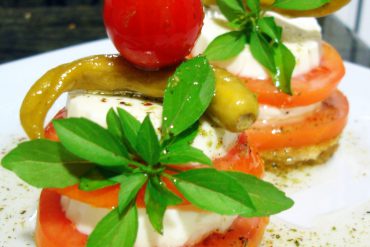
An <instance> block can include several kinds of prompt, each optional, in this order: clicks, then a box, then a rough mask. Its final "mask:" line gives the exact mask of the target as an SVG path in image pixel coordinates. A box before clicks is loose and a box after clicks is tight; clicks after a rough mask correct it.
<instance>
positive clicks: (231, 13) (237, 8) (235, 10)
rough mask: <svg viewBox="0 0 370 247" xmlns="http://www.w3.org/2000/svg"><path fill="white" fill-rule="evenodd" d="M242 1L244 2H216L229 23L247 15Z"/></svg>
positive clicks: (234, 0) (223, 0)
mask: <svg viewBox="0 0 370 247" xmlns="http://www.w3.org/2000/svg"><path fill="white" fill-rule="evenodd" d="M242 1H243V0H217V1H216V2H217V5H218V7H219V8H220V10H221V12H222V14H223V15H224V16H225V17H226V18H227V19H228V20H229V21H233V20H235V19H237V18H239V17H240V16H243V15H244V14H245V13H246V11H245V9H244V6H243V3H242Z"/></svg>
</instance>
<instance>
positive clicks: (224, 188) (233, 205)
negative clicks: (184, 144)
mask: <svg viewBox="0 0 370 247" xmlns="http://www.w3.org/2000/svg"><path fill="white" fill-rule="evenodd" d="M173 183H174V184H175V186H176V188H177V189H178V190H179V191H180V192H181V194H182V195H183V196H184V197H185V198H186V199H187V200H188V201H190V202H191V203H192V204H193V205H195V206H197V207H199V208H201V209H205V210H208V211H211V212H215V213H218V214H223V215H241V214H248V213H252V212H253V211H254V206H253V203H252V201H251V199H250V198H249V195H248V193H246V192H245V190H244V189H243V187H242V186H241V185H240V184H239V183H237V182H236V181H235V179H233V178H232V177H230V176H228V175H226V174H224V173H222V172H219V171H217V170H215V169H192V170H188V171H185V172H181V173H179V174H176V175H175V176H174V180H173Z"/></svg>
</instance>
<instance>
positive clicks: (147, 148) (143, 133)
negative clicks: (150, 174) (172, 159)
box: [135, 115, 161, 165]
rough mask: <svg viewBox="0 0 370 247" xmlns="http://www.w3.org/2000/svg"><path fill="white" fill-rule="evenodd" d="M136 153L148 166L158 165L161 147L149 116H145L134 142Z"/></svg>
mask: <svg viewBox="0 0 370 247" xmlns="http://www.w3.org/2000/svg"><path fill="white" fill-rule="evenodd" d="M135 149H136V151H137V152H138V154H139V155H140V157H141V158H142V159H143V160H145V161H146V162H147V163H148V164H149V165H154V164H156V163H158V160H159V155H160V153H161V145H160V144H159V140H158V137H157V134H156V133H155V129H154V127H153V124H152V122H151V121H150V118H149V115H147V116H146V117H145V119H144V121H143V123H142V124H141V126H140V129H139V132H138V140H137V142H136V148H135Z"/></svg>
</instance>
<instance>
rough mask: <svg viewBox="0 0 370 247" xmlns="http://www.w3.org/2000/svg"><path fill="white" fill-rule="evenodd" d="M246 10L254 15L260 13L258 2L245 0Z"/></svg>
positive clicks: (257, 0) (256, 0) (258, 0)
mask: <svg viewBox="0 0 370 247" xmlns="http://www.w3.org/2000/svg"><path fill="white" fill-rule="evenodd" d="M247 6H248V8H249V9H250V10H251V11H252V12H253V13H255V14H259V12H260V0H247Z"/></svg>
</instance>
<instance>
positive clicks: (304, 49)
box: [192, 12, 322, 79]
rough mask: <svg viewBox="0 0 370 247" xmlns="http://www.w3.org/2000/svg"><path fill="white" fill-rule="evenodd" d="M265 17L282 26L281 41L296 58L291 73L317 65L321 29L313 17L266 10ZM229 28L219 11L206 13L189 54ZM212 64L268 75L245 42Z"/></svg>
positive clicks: (244, 74) (248, 74) (249, 74)
mask: <svg viewBox="0 0 370 247" xmlns="http://www.w3.org/2000/svg"><path fill="white" fill-rule="evenodd" d="M267 16H273V17H274V18H275V21H276V23H277V24H278V25H280V26H282V27H283V35H282V40H283V43H284V44H285V45H286V46H287V47H288V48H289V49H290V50H291V52H292V53H293V55H294V56H295V58H296V67H295V69H294V71H293V76H297V75H301V74H304V73H307V72H308V71H310V70H312V69H313V68H315V67H317V66H318V65H319V64H320V60H321V43H322V37H321V28H320V26H319V24H318V22H317V21H316V19H315V18H288V17H284V16H282V15H279V14H277V13H273V12H268V13H267ZM230 31H232V30H231V29H230V28H228V27H227V26H226V22H225V19H224V17H223V16H222V15H221V14H216V13H213V15H210V14H208V15H206V17H205V19H204V25H203V28H202V32H201V35H200V37H199V38H198V40H197V42H196V44H195V46H194V48H193V50H192V55H193V56H196V55H198V54H201V53H203V52H204V51H205V49H206V48H207V46H208V45H209V43H211V42H212V40H214V39H215V38H216V37H217V36H219V35H221V34H224V33H227V32H230ZM213 64H215V65H217V66H219V67H221V68H224V69H226V70H228V71H229V72H231V73H233V74H235V75H238V76H240V77H249V78H255V79H267V78H269V74H268V73H267V71H266V70H265V69H264V68H263V67H262V66H261V65H260V63H259V62H257V60H256V59H254V57H253V56H252V53H251V51H250V48H249V45H246V46H245V48H244V50H243V51H242V52H241V53H240V54H239V55H238V56H236V57H235V58H232V59H229V60H226V61H218V62H213Z"/></svg>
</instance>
